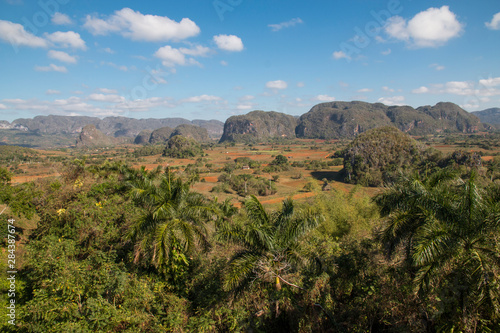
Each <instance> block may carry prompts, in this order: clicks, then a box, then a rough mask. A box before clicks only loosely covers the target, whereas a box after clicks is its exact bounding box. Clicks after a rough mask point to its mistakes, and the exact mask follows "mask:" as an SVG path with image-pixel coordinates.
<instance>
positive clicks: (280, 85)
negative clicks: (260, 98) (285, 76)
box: [266, 80, 288, 90]
mask: <svg viewBox="0 0 500 333" xmlns="http://www.w3.org/2000/svg"><path fill="white" fill-rule="evenodd" d="M287 87H288V83H286V82H285V81H283V80H276V81H269V82H267V83H266V88H269V89H276V90H282V89H286V88H287Z"/></svg>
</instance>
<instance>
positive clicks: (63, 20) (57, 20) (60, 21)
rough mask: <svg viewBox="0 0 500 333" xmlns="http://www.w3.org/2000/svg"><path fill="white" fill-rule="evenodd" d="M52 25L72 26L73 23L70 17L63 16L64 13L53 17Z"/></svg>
mask: <svg viewBox="0 0 500 333" xmlns="http://www.w3.org/2000/svg"><path fill="white" fill-rule="evenodd" d="M51 21H52V23H54V24H57V25H66V24H71V23H73V22H72V21H71V19H70V18H69V16H68V15H66V14H62V13H59V12H57V13H55V14H54V15H53V16H52V20H51Z"/></svg>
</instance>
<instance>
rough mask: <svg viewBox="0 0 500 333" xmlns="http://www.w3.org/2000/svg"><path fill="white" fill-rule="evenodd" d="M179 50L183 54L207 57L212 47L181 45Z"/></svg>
mask: <svg viewBox="0 0 500 333" xmlns="http://www.w3.org/2000/svg"><path fill="white" fill-rule="evenodd" d="M179 51H181V52H182V53H183V54H186V55H190V56H194V57H206V56H207V55H208V54H209V53H210V48H208V47H205V46H201V45H196V46H194V47H191V48H190V49H188V48H185V47H181V48H180V49H179Z"/></svg>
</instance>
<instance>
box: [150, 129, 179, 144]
mask: <svg viewBox="0 0 500 333" xmlns="http://www.w3.org/2000/svg"><path fill="white" fill-rule="evenodd" d="M173 131H174V129H173V128H171V127H168V126H165V127H161V128H157V129H155V130H154V131H153V132H152V133H151V135H150V136H149V143H151V144H155V143H165V142H167V141H168V139H170V136H171V135H172V132H173Z"/></svg>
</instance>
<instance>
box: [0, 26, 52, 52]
mask: <svg viewBox="0 0 500 333" xmlns="http://www.w3.org/2000/svg"><path fill="white" fill-rule="evenodd" d="M0 39H2V40H4V41H6V42H8V43H10V44H12V45H15V46H28V47H47V46H48V43H47V41H46V40H45V39H43V38H40V37H37V36H35V35H33V34H31V33H29V32H27V31H26V30H25V29H24V27H23V26H22V25H21V24H18V23H13V22H10V21H4V20H0Z"/></svg>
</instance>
